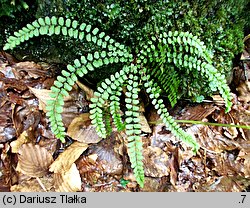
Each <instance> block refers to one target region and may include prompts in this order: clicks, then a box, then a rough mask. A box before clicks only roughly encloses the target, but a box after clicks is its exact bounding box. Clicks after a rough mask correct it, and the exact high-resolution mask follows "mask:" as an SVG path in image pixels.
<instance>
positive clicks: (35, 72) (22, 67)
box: [13, 61, 47, 79]
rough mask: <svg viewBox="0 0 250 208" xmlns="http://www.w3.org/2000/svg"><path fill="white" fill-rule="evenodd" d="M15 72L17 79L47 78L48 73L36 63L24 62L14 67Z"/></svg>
mask: <svg viewBox="0 0 250 208" xmlns="http://www.w3.org/2000/svg"><path fill="white" fill-rule="evenodd" d="M13 72H14V74H15V76H16V78H17V79H29V78H34V79H37V78H40V77H46V75H47V71H45V70H44V69H42V67H41V66H40V65H38V64H36V63H34V62H29V61H24V62H19V63H16V64H15V65H13Z"/></svg>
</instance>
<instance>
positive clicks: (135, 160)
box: [125, 65, 144, 187]
mask: <svg viewBox="0 0 250 208" xmlns="http://www.w3.org/2000/svg"><path fill="white" fill-rule="evenodd" d="M131 69H132V70H131V73H130V74H129V77H128V80H127V92H126V93H125V95H126V98H125V103H126V108H127V110H126V112H125V116H126V119H125V122H126V134H127V136H128V144H127V147H128V155H129V160H130V162H131V167H132V168H133V172H134V175H135V178H136V181H137V183H138V184H139V185H140V186H141V187H143V186H144V169H143V162H142V160H143V155H142V139H141V136H140V135H141V124H140V118H139V115H140V113H139V100H138V93H139V91H140V89H139V77H138V76H137V66H133V65H132V66H131Z"/></svg>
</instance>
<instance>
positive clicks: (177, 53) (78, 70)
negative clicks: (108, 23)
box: [4, 17, 232, 187]
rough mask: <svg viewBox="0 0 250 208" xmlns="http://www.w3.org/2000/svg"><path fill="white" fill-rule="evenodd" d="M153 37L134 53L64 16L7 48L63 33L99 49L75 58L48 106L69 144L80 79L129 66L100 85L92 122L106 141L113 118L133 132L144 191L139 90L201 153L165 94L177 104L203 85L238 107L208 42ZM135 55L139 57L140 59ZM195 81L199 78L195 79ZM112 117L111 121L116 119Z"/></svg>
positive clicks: (33, 27)
mask: <svg viewBox="0 0 250 208" xmlns="http://www.w3.org/2000/svg"><path fill="white" fill-rule="evenodd" d="M156 33H157V34H153V35H149V37H148V40H145V41H141V42H140V43H139V47H140V48H137V49H136V54H134V55H133V54H132V53H130V51H131V49H130V48H129V47H125V45H123V44H120V43H118V42H116V41H115V40H114V39H112V38H111V37H110V36H108V35H106V34H105V33H104V32H101V31H100V30H99V29H98V28H95V27H92V26H91V25H89V24H86V23H82V24H79V23H78V22H77V21H76V20H71V19H65V18H63V17H58V18H57V17H51V18H50V17H45V18H39V19H38V20H36V21H34V22H32V23H31V24H27V25H26V26H25V27H23V28H22V29H21V30H19V31H18V32H15V33H14V35H13V36H10V37H9V38H8V40H7V43H6V44H5V46H4V50H8V49H13V48H15V47H16V46H17V45H19V44H20V43H22V42H24V41H27V40H29V39H30V38H33V37H36V36H40V35H48V36H51V35H62V36H67V37H70V38H74V39H77V40H79V41H80V42H83V43H87V42H90V43H92V44H94V45H96V46H97V47H96V48H97V49H95V50H97V51H93V52H90V53H88V54H86V55H85V56H81V57H80V59H75V60H74V62H73V63H72V64H71V65H67V70H62V72H61V75H60V76H58V77H57V79H56V80H55V82H54V85H53V86H52V87H51V94H50V96H51V99H50V100H49V101H48V102H47V107H46V109H47V116H48V117H49V120H50V122H51V129H52V131H53V132H54V134H55V136H56V137H57V138H59V139H60V140H61V141H62V142H64V137H65V134H66V133H65V128H64V125H63V121H62V116H61V114H62V112H63V105H64V97H66V96H69V91H71V89H72V87H73V85H74V83H75V82H76V81H77V79H78V77H83V76H84V75H86V74H87V73H89V72H90V71H93V70H95V69H96V68H100V67H102V66H104V65H109V64H114V63H124V66H123V68H122V69H121V70H120V71H119V72H116V73H115V74H114V75H111V76H110V77H109V78H106V79H105V80H103V81H102V82H101V83H100V85H99V86H98V87H97V91H96V92H95V93H94V97H93V98H92V99H91V101H92V103H91V104H90V119H91V122H92V124H93V125H94V126H95V127H96V132H97V134H98V135H99V136H100V137H102V138H106V137H107V135H109V134H110V132H111V130H112V128H111V123H110V121H111V118H112V120H113V123H114V125H115V127H116V128H117V130H118V131H123V130H124V129H125V131H126V134H127V140H128V144H127V148H128V155H129V158H130V162H131V167H132V168H133V172H134V175H135V177H136V180H137V182H138V184H139V185H140V186H141V187H143V184H144V169H143V162H142V161H143V155H142V144H143V143H142V139H141V124H140V118H139V91H140V88H141V87H142V85H143V86H144V87H145V89H146V92H147V93H148V94H149V97H150V99H151V101H152V104H153V105H154V107H155V109H156V110H157V113H158V114H159V115H160V117H161V118H162V120H163V122H164V123H165V125H166V127H167V128H168V129H169V130H170V131H171V132H172V133H173V135H174V136H176V137H177V138H178V139H181V140H183V141H184V142H185V143H187V144H188V145H189V146H191V147H192V149H193V151H194V152H197V150H198V148H199V146H198V144H197V143H196V141H195V140H194V138H193V137H192V136H190V135H189V134H187V133H186V132H185V131H184V130H182V129H181V128H180V126H179V125H178V124H177V123H176V122H175V121H174V119H173V118H172V117H171V116H170V115H169V113H168V111H167V108H166V106H165V105H164V103H163V100H162V99H160V95H161V94H162V91H165V93H167V95H168V99H169V101H170V103H171V105H172V106H174V105H175V104H176V102H177V100H178V99H179V98H180V97H181V95H182V94H181V93H180V91H181V90H183V88H189V89H187V90H186V91H185V92H187V94H189V95H190V96H192V95H194V96H196V97H200V98H201V97H202V96H203V95H200V94H201V93H200V90H199V89H200V87H202V86H204V84H205V85H206V86H205V87H206V88H207V89H206V90H204V91H203V93H204V92H205V93H207V92H209V93H211V91H212V92H213V91H217V90H218V91H219V92H220V94H221V95H222V97H223V98H224V100H225V102H226V111H227V112H228V111H229V110H230V107H231V105H232V103H231V96H230V90H229V87H228V86H227V84H226V79H225V76H224V75H222V74H220V73H219V72H218V71H217V70H216V69H215V68H214V66H213V63H212V57H211V55H210V53H209V51H208V50H207V49H206V47H205V45H204V43H203V42H202V41H200V40H199V39H198V38H197V37H196V36H193V35H192V34H191V33H189V32H177V31H174V32H172V31H165V30H164V29H162V28H161V29H160V30H159V31H157V32H156ZM134 57H135V58H134ZM192 78H193V79H192ZM124 89H126V92H124V94H125V106H126V110H125V112H124V117H125V119H124V120H123V117H122V115H121V107H120V104H121V101H120V99H121V97H122V96H121V95H122V93H123V90H124ZM110 115H111V117H110Z"/></svg>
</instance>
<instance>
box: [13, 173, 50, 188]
mask: <svg viewBox="0 0 250 208" xmlns="http://www.w3.org/2000/svg"><path fill="white" fill-rule="evenodd" d="M39 180H40V182H39V181H38V180H37V178H29V179H27V180H23V181H21V182H20V183H19V184H18V185H14V186H11V188H10V190H11V191H12V192H44V191H53V178H52V177H51V175H47V176H43V177H42V178H39ZM41 183H42V186H44V187H45V190H44V188H43V187H42V186H41Z"/></svg>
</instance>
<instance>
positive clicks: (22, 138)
mask: <svg viewBox="0 0 250 208" xmlns="http://www.w3.org/2000/svg"><path fill="white" fill-rule="evenodd" d="M26 142H28V134H27V131H24V132H23V133H22V134H21V135H20V136H19V137H18V138H17V140H15V141H13V142H11V143H10V146H11V152H12V153H18V150H19V149H20V147H21V146H22V145H23V144H24V143H26Z"/></svg>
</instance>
